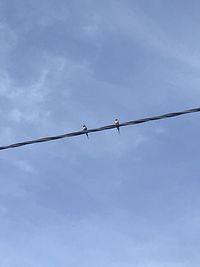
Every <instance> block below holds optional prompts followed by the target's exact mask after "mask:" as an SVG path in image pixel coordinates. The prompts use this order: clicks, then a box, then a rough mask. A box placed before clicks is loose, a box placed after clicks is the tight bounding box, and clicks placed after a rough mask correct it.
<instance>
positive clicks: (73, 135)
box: [0, 108, 200, 150]
mask: <svg viewBox="0 0 200 267" xmlns="http://www.w3.org/2000/svg"><path fill="white" fill-rule="evenodd" d="M196 112H200V108H193V109H187V110H184V111H178V112H172V113H166V114H163V115H160V116H154V117H146V118H143V119H139V120H134V121H127V122H123V123H120V124H119V125H115V124H110V125H106V126H102V127H99V128H93V129H88V130H87V131H78V132H71V133H66V134H62V135H56V136H48V137H44V138H39V139H34V140H29V141H24V142H20V143H15V144H11V145H7V146H0V150H4V149H9V148H17V147H21V146H26V145H31V144H36V143H43V142H49V141H53V140H58V139H63V138H67V137H75V136H79V135H83V134H86V133H94V132H102V131H106V130H111V129H114V128H118V127H125V126H130V125H135V124H141V123H145V122H148V121H156V120H163V119H167V118H172V117H177V116H180V115H184V114H189V113H196Z"/></svg>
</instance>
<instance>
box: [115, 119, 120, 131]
mask: <svg viewBox="0 0 200 267" xmlns="http://www.w3.org/2000/svg"><path fill="white" fill-rule="evenodd" d="M114 123H115V125H119V120H118V119H115V121H114ZM117 130H118V133H120V130H119V126H118V127H117Z"/></svg>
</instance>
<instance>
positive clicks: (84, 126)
mask: <svg viewBox="0 0 200 267" xmlns="http://www.w3.org/2000/svg"><path fill="white" fill-rule="evenodd" d="M114 124H115V125H116V126H117V130H118V133H120V130H119V120H118V119H115V120H114ZM82 130H83V131H87V130H88V128H87V126H86V125H83V128H82ZM85 134H86V135H87V138H89V136H88V133H85Z"/></svg>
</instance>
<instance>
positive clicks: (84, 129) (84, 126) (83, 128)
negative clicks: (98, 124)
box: [82, 124, 89, 138]
mask: <svg viewBox="0 0 200 267" xmlns="http://www.w3.org/2000/svg"><path fill="white" fill-rule="evenodd" d="M82 130H83V131H87V126H86V125H85V124H84V125H83V127H82ZM85 134H86V136H87V138H89V136H88V133H85Z"/></svg>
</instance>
